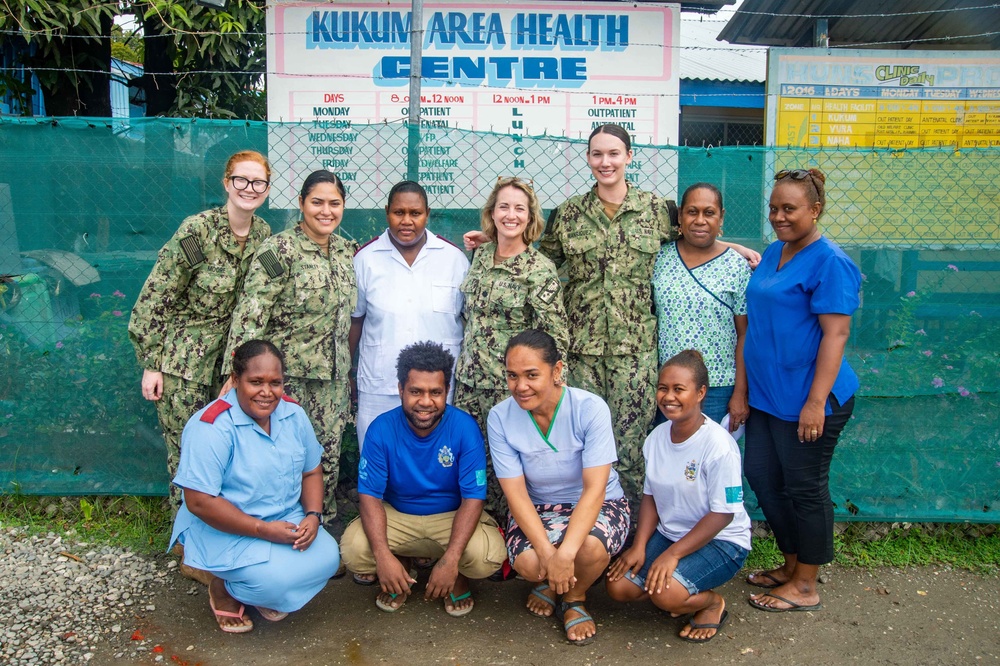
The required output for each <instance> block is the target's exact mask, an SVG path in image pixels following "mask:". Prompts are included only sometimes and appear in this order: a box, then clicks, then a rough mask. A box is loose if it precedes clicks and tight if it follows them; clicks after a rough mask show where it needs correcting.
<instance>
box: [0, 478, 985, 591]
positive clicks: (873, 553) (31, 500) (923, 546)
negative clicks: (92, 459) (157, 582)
mask: <svg viewBox="0 0 1000 666" xmlns="http://www.w3.org/2000/svg"><path fill="white" fill-rule="evenodd" d="M352 508H353V505H350V506H348V504H346V503H342V504H341V519H342V520H343V522H344V523H345V524H346V523H348V522H350V520H351V519H352V518H353V517H354V516H353V515H352V514H353V513H354V512H353V511H351V510H350V509H352ZM0 526H2V527H3V528H7V527H14V526H17V527H24V528H27V529H28V531H29V532H30V533H33V534H38V533H40V534H44V533H47V532H55V533H58V534H63V533H65V532H67V531H70V530H72V531H73V533H74V534H75V537H76V538H77V539H79V540H81V541H88V542H98V543H103V544H107V545H111V546H119V547H122V548H129V549H131V550H133V551H134V552H136V553H141V554H146V555H149V554H159V553H162V552H164V550H166V547H167V542H168V540H169V538H170V528H171V516H170V506H169V504H168V502H167V499H166V498H165V497H104V496H88V497H44V496H33V495H0ZM872 527H878V528H879V529H871V528H872ZM989 527H990V526H986V525H982V526H974V525H973V526H970V525H957V524H956V525H949V524H913V525H903V526H899V527H892V528H891V529H890V528H889V526H888V525H876V524H869V523H851V524H850V525H848V527H847V529H845V530H844V531H843V532H842V533H841V534H839V535H837V537H836V538H835V553H836V560H835V561H836V563H837V564H840V565H843V566H848V567H863V568H867V567H897V568H902V567H914V566H928V565H948V566H952V567H955V568H960V569H966V570H969V571H972V572H974V573H977V574H981V575H996V574H998V573H1000V530H996V531H994V530H992V529H989ZM872 534H876V535H877V537H876V538H873V537H872ZM781 561H782V559H781V552H780V551H779V550H778V547H777V544H776V543H775V541H774V538H773V537H754V539H753V551H752V552H751V553H750V556H749V557H748V558H747V561H746V564H745V566H744V569H746V570H747V571H757V570H766V569H770V568H773V567H775V566H777V565H778V564H779V563H781Z"/></svg>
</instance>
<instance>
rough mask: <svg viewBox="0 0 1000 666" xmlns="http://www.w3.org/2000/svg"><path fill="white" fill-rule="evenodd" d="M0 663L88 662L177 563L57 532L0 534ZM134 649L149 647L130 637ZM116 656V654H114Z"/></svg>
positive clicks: (142, 608)
mask: <svg viewBox="0 0 1000 666" xmlns="http://www.w3.org/2000/svg"><path fill="white" fill-rule="evenodd" d="M0 551H2V552H3V557H2V558H0V609H3V612H2V616H3V620H2V621H0V662H2V663H6V664H12V665H14V664H24V665H26V666H28V665H33V664H38V665H39V666H41V665H46V666H47V665H48V664H80V663H87V662H89V661H91V659H92V658H93V657H94V654H95V652H96V651H97V650H98V648H99V646H103V647H106V646H107V645H108V644H109V643H110V642H111V640H110V639H111V638H112V637H116V636H117V635H118V634H121V633H123V632H126V633H129V634H131V633H132V631H133V630H132V627H133V625H134V624H135V622H134V618H135V615H136V613H146V612H152V611H155V610H156V606H155V605H154V604H148V603H143V601H142V600H147V599H150V598H152V597H153V596H155V595H151V594H150V591H151V590H150V588H151V587H155V586H162V585H163V584H164V583H165V581H166V580H167V578H168V576H169V575H170V570H171V569H175V568H176V567H177V563H176V562H174V561H171V562H168V563H167V564H166V566H164V565H162V564H161V565H157V563H156V562H154V561H152V560H148V559H144V558H141V557H137V556H136V555H135V554H133V553H131V552H129V551H126V550H122V549H120V548H111V547H108V546H99V545H92V544H89V543H87V542H84V541H80V540H78V539H74V538H73V535H72V533H70V534H66V535H63V536H59V535H57V534H55V533H52V532H49V533H48V534H46V535H44V536H27V535H26V534H25V532H24V531H23V530H21V529H18V528H6V529H3V530H2V531H0ZM134 643H135V645H134V648H133V651H134V652H139V651H142V650H149V649H151V646H148V645H145V643H146V641H144V640H141V639H139V640H136V641H134ZM122 656H124V655H122Z"/></svg>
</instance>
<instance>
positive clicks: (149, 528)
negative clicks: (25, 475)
mask: <svg viewBox="0 0 1000 666" xmlns="http://www.w3.org/2000/svg"><path fill="white" fill-rule="evenodd" d="M0 526H2V527H4V528H7V527H15V526H17V527H23V528H26V529H27V530H28V531H29V533H31V534H45V533H48V532H55V533H57V534H64V533H66V532H68V531H72V533H73V535H74V538H75V539H77V540H80V541H87V542H97V543H102V544H107V545H109V546H118V547H121V548H128V549H130V550H132V551H134V552H136V553H141V554H144V555H151V554H157V553H162V552H164V551H165V550H166V548H167V542H168V541H169V539H170V528H171V516H170V506H169V504H168V502H167V499H166V498H165V497H106V496H87V497H45V496H35V495H0Z"/></svg>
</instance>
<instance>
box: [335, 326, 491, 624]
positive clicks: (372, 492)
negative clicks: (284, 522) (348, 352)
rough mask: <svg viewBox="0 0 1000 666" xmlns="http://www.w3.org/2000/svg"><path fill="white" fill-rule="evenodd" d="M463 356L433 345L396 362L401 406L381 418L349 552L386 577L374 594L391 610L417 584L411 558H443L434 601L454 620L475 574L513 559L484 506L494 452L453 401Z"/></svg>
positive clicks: (434, 575)
mask: <svg viewBox="0 0 1000 666" xmlns="http://www.w3.org/2000/svg"><path fill="white" fill-rule="evenodd" d="M454 361H455V359H454V357H452V355H451V354H450V353H449V352H448V351H446V350H445V349H444V348H443V347H442V346H441V345H439V344H437V343H434V342H418V343H416V344H413V345H410V346H409V347H406V348H405V349H403V351H402V352H400V354H399V359H398V361H397V363H396V376H397V378H398V379H399V396H400V398H401V400H402V406H400V407H397V408H396V409H393V410H392V411H389V412H386V413H385V414H382V415H381V416H379V417H378V418H376V419H375V420H374V421H373V422H372V424H371V426H370V427H369V429H368V433H367V435H366V436H365V446H364V450H363V451H362V453H361V459H360V460H359V461H358V495H359V508H360V512H361V516H360V518H358V519H356V520H354V521H353V522H352V523H351V524H350V525H348V526H347V530H346V531H345V532H344V537H343V539H342V540H341V553H342V555H343V560H344V563H345V564H346V565H347V568H348V569H349V570H350V571H352V572H353V573H356V574H369V575H370V574H377V576H378V580H379V584H380V585H381V588H382V592H381V594H379V596H378V598H377V599H376V601H375V605H376V606H378V607H379V608H380V609H382V610H384V611H386V612H388V613H392V612H394V611H397V610H399V608H400V607H401V606H402V605H403V604H404V603H405V602H406V599H407V597H408V596H409V595H410V586H411V585H413V584H414V583H416V582H417V581H416V580H415V579H414V575H413V574H411V572H410V558H439V559H438V561H437V563H436V564H435V565H434V567H433V569H432V570H431V575H430V579H429V580H428V581H427V590H426V592H425V593H424V597H425V598H426V599H440V598H443V599H444V609H445V611H446V612H447V613H448V614H449V615H451V616H454V617H461V616H463V615H467V614H468V613H469V612H471V611H472V606H473V599H472V594H471V592H470V591H469V579H470V578H486V577H487V576H489V575H490V574H492V573H493V572H495V571H496V570H497V569H499V568H500V565H501V564H502V562H503V558H504V557H505V553H506V551H505V548H504V543H503V538H502V537H501V536H500V531H499V529H498V527H497V523H496V521H495V520H493V518H491V517H490V516H489V514H487V513H484V512H483V502H484V500H485V499H486V449H485V446H484V444H483V437H482V434H481V433H480V431H479V426H478V425H477V424H476V420H475V419H473V418H472V417H471V416H469V415H468V414H466V413H465V412H463V411H462V410H460V409H457V408H455V407H452V406H451V405H448V404H447V403H446V399H447V397H448V387H449V385H450V383H451V373H452V367H453V365H454Z"/></svg>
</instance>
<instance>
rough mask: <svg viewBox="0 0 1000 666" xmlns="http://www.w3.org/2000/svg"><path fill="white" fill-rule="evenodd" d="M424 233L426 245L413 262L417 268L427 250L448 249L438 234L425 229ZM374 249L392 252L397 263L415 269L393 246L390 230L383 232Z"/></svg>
mask: <svg viewBox="0 0 1000 666" xmlns="http://www.w3.org/2000/svg"><path fill="white" fill-rule="evenodd" d="M424 232H425V233H426V234H427V241H426V242H425V243H424V246H423V247H422V248H420V252H418V253H417V258H416V259H414V260H413V266H416V265H417V264H418V263H419V262H420V261H422V260H423V258H424V257H425V256H426V255H425V254H424V251H425V250H426V251H433V250H440V249H441V248H443V247H447V245H448V244H447V243H446V242H445V241H443V240H441V239H440V238H438V237H437V234H435V233H434V232H433V231H431V230H430V229H428V228H426V227H425V228H424ZM373 249H374V250H375V251H377V252H391V253H393V257H395V258H396V259H397V261H399V262H400V263H401V264H403V265H404V266H407V267H408V268H412V267H413V266H410V265H408V264H407V263H406V261H405V260H404V259H403V255H402V254H400V252H399V250H398V249H396V246H395V245H393V244H392V239H391V238H389V229H388V228H386V230H385V231H383V232H382V235H381V236H379V237H378V242H376V243H375V246H374V248H373Z"/></svg>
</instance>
